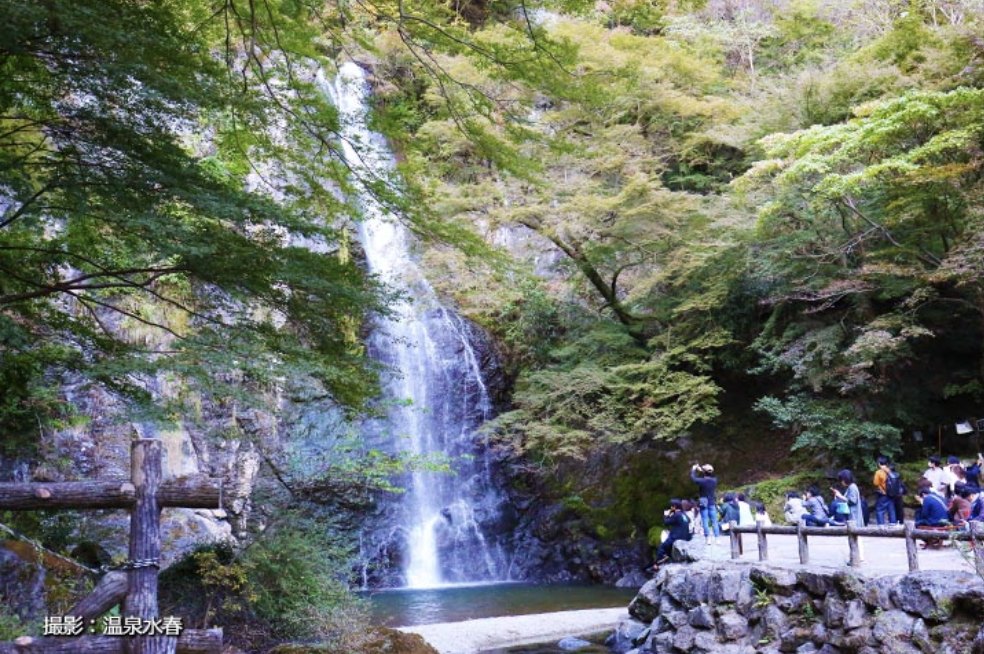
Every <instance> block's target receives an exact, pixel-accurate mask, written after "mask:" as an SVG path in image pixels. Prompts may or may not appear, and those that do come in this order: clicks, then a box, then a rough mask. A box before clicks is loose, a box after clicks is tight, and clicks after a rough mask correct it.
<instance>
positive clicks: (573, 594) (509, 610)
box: [364, 583, 638, 652]
mask: <svg viewBox="0 0 984 654" xmlns="http://www.w3.org/2000/svg"><path fill="white" fill-rule="evenodd" d="M636 592H638V589H637V588H615V587H613V586H591V585H573V584H562V585H533V584H523V583H504V584H474V585H470V584H469V585H450V586H441V587H437V588H430V589H417V588H405V589H403V588H401V589H392V590H378V591H365V592H364V596H365V597H367V598H368V599H369V602H370V603H371V606H372V621H373V623H374V624H379V625H385V626H389V627H406V626H411V625H421V624H435V623H439V622H459V621H462V620H474V619H477V618H492V617H501V616H509V615H526V614H529V613H550V612H553V611H576V610H578V609H597V608H613V607H625V606H628V605H629V602H630V601H632V598H633V597H635V595H636ZM507 651H508V650H507ZM517 651H524V650H517ZM525 651H527V652H535V651H541V650H532V649H527V650H525ZM542 651H544V652H547V651H550V650H542Z"/></svg>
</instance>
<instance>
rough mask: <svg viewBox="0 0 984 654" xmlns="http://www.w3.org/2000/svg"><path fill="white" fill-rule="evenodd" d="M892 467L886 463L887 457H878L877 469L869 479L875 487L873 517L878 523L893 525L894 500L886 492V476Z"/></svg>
mask: <svg viewBox="0 0 984 654" xmlns="http://www.w3.org/2000/svg"><path fill="white" fill-rule="evenodd" d="M891 473H892V469H891V467H890V466H889V463H888V457H886V456H880V457H878V469H877V470H875V476H874V478H873V479H872V480H871V483H872V485H873V486H874V487H875V519H876V520H877V521H878V524H880V525H894V524H895V522H896V520H895V500H894V498H892V497H889V494H888V487H887V486H888V476H889V475H890V474H891Z"/></svg>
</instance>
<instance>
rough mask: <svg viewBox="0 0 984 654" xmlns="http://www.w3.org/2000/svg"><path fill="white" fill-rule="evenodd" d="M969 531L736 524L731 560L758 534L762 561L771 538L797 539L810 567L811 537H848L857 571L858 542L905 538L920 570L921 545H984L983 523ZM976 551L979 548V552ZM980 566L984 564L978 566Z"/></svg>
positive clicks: (802, 560) (912, 560)
mask: <svg viewBox="0 0 984 654" xmlns="http://www.w3.org/2000/svg"><path fill="white" fill-rule="evenodd" d="M968 524H969V525H970V528H969V530H968V531H964V530H960V529H955V530H945V531H944V530H938V529H917V528H916V526H915V523H914V522H913V521H911V520H908V521H906V522H905V524H904V525H878V526H870V527H858V526H856V525H855V524H854V521H853V520H848V522H847V524H846V525H844V526H827V527H809V526H807V525H806V523H804V522H800V523H799V524H798V525H795V526H793V525H772V526H770V527H764V526H762V525H761V524H757V525H755V526H751V525H746V526H743V527H739V526H738V525H737V524H735V523H734V522H732V523H730V524H729V533H730V534H731V558H732V559H738V558H740V557H741V555H742V552H743V551H744V547H743V543H742V534H755V535H756V536H757V537H758V558H759V561H768V560H769V542H768V538H767V537H768V536H769V535H786V536H790V535H791V536H796V541H797V544H798V546H799V560H800V563H801V564H803V565H806V564H808V563H809V562H810V549H809V546H808V540H807V537H808V536H825V537H831V536H841V537H844V536H847V545H848V550H849V551H850V558H849V561H850V565H851V566H852V567H857V566H860V565H861V547H860V545H859V543H858V539H859V538H860V537H862V536H864V537H865V538H904V539H905V551H906V558H907V559H908V562H909V571H910V572H911V571H915V570H918V569H919V547H918V544H917V541H920V540H921V541H925V542H929V541H938V540H943V539H947V540H949V539H953V540H957V541H976V542H978V543H979V542H981V541H984V526H982V525H981V524H980V523H979V522H970V523H968ZM975 549H976V548H975ZM977 564H978V565H981V564H984V562H978V563H977Z"/></svg>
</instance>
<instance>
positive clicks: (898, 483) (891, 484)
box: [885, 472, 905, 497]
mask: <svg viewBox="0 0 984 654" xmlns="http://www.w3.org/2000/svg"><path fill="white" fill-rule="evenodd" d="M885 495H888V496H889V497H902V496H903V495H905V484H903V483H902V477H900V476H899V473H897V472H890V473H888V479H886V480H885Z"/></svg>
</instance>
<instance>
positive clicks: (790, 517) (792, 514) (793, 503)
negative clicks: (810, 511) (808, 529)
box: [782, 491, 807, 525]
mask: <svg viewBox="0 0 984 654" xmlns="http://www.w3.org/2000/svg"><path fill="white" fill-rule="evenodd" d="M806 513H807V511H806V507H805V506H804V505H803V500H802V499H800V494H799V493H797V492H796V491H789V492H788V493H786V504H784V505H783V507H782V515H783V517H784V518H786V522H788V523H789V524H791V525H798V524H799V522H800V520H802V519H803V515H804V514H806Z"/></svg>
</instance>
